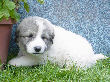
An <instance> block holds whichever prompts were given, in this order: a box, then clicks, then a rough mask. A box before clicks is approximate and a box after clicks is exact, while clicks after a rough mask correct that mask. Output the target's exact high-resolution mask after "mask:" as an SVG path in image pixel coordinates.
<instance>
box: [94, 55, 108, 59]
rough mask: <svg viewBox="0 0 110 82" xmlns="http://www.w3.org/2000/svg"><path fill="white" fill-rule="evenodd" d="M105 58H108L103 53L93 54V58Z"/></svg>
mask: <svg viewBox="0 0 110 82" xmlns="http://www.w3.org/2000/svg"><path fill="white" fill-rule="evenodd" d="M106 58H108V57H107V56H104V55H103V54H95V55H94V59H95V60H100V59H106Z"/></svg>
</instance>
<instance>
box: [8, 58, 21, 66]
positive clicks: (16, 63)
mask: <svg viewBox="0 0 110 82" xmlns="http://www.w3.org/2000/svg"><path fill="white" fill-rule="evenodd" d="M8 64H10V65H13V66H19V65H20V62H19V61H18V60H17V59H16V58H13V59H11V60H10V61H9V62H8Z"/></svg>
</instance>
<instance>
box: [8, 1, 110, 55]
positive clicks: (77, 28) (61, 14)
mask: <svg viewBox="0 0 110 82" xmlns="http://www.w3.org/2000/svg"><path fill="white" fill-rule="evenodd" d="M44 1H45V3H44V4H43V5H41V4H39V3H37V2H36V0H28V3H29V6H30V12H29V13H27V12H26V11H25V10H24V8H20V9H19V13H20V14H21V20H22V19H23V18H25V17H28V16H40V17H43V18H46V19H48V20H49V21H51V22H52V23H53V24H55V25H58V26H61V27H63V28H65V29H67V30H70V31H72V32H75V33H77V34H80V35H82V36H83V37H85V38H86V39H87V40H88V41H89V42H90V43H91V44H92V46H93V49H94V51H95V53H103V54H109V53H110V0H44ZM21 4H22V3H21ZM16 27H17V24H16V25H14V28H13V32H12V40H11V42H10V51H11V52H15V51H16V50H17V47H16V44H15V43H14V40H13V39H14V34H15V29H16ZM73 46H74V45H73Z"/></svg>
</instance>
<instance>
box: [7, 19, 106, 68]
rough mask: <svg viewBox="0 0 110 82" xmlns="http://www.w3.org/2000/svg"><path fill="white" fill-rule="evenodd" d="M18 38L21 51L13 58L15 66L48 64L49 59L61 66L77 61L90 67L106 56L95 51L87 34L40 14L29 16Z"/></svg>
mask: <svg viewBox="0 0 110 82" xmlns="http://www.w3.org/2000/svg"><path fill="white" fill-rule="evenodd" d="M17 41H18V45H19V47H20V51H19V54H18V56H17V57H16V58H14V59H12V60H10V61H9V64H11V65H15V66H32V65H38V64H45V63H46V62H47V60H49V61H50V62H51V63H57V64H58V65H59V66H61V67H63V66H64V65H65V66H66V67H71V66H73V64H76V66H78V67H90V66H92V65H93V64H95V63H96V60H99V59H104V58H106V57H105V56H104V55H102V54H94V52H93V49H92V46H91V44H90V43H89V42H88V41H87V40H86V39H85V38H83V37H81V36H80V35H77V34H75V33H72V32H70V31H67V30H65V29H63V28H61V27H58V26H55V25H53V24H51V23H50V22H49V21H48V20H46V19H43V18H40V17H28V18H25V19H24V20H23V21H22V22H21V23H20V25H19V26H18V28H17Z"/></svg>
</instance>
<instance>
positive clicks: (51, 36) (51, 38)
mask: <svg viewBox="0 0 110 82" xmlns="http://www.w3.org/2000/svg"><path fill="white" fill-rule="evenodd" d="M54 37H55V35H54V33H52V34H51V35H50V41H51V42H52V44H53V39H54Z"/></svg>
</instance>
